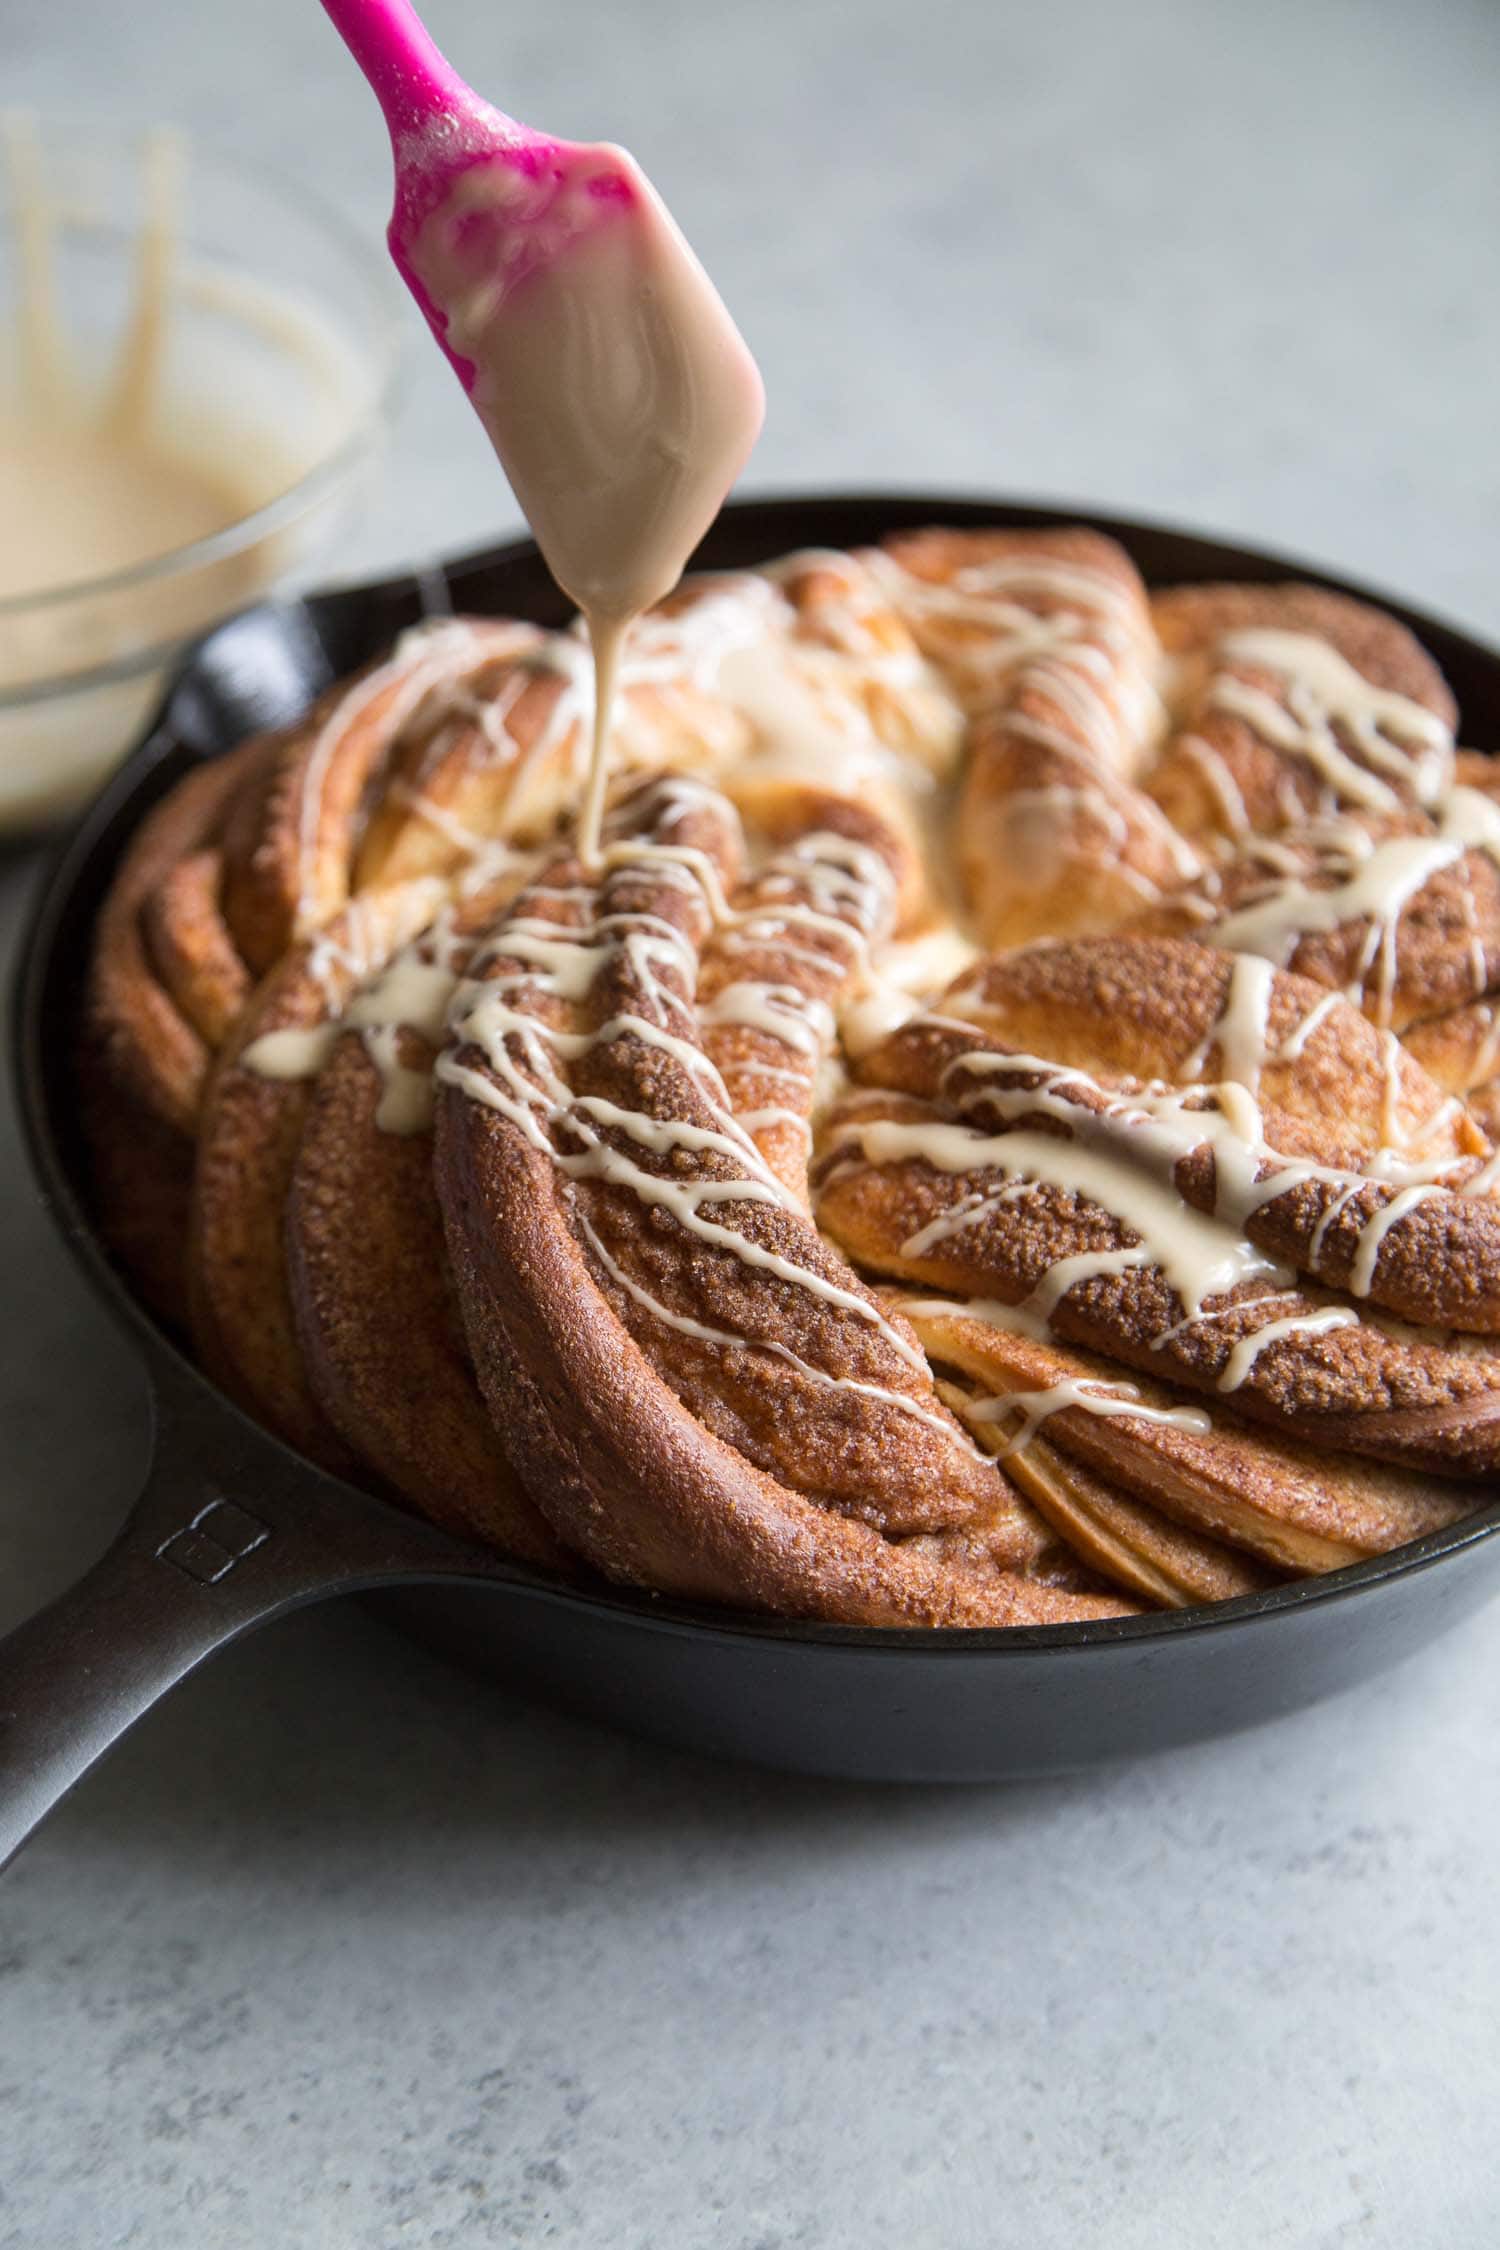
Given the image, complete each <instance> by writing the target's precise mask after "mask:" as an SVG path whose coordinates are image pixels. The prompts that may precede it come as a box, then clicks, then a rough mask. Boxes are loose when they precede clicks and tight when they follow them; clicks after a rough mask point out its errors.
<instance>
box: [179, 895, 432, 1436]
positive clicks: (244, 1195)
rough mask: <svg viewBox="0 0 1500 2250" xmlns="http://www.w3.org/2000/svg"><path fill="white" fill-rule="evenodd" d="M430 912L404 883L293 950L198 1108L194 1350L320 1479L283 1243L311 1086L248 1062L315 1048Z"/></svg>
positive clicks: (191, 1250) (320, 1425)
mask: <svg viewBox="0 0 1500 2250" xmlns="http://www.w3.org/2000/svg"><path fill="white" fill-rule="evenodd" d="M434 903H435V902H434V890H433V886H432V885H431V884H428V883H411V884H405V885H403V886H401V887H400V888H399V889H397V890H394V891H390V892H385V893H380V894H376V895H374V896H373V897H372V898H370V899H366V900H362V901H360V902H358V903H357V904H355V905H354V906H351V907H348V908H346V909H345V911H344V913H343V914H342V915H339V916H335V918H334V920H333V921H332V922H331V923H330V924H329V925H328V927H327V929H326V930H324V931H322V932H320V933H319V935H318V936H317V937H316V938H312V939H309V940H308V941H307V942H306V943H304V944H303V945H301V946H299V947H297V948H296V949H295V950H294V951H293V952H292V953H291V954H289V955H288V957H287V959H286V960H285V961H284V962H283V963H282V964H281V966H280V967H279V968H278V969H276V970H275V971H274V972H273V973H272V974H271V975H270V976H269V977H268V978H266V979H265V981H264V982H263V983H262V984H261V986H260V987H259V989H258V990H257V992H256V995H255V998H254V1000H253V1001H252V1002H251V1004H250V1006H249V1007H248V1008H247V1009H246V1011H245V1013H244V1015H243V1016H242V1018H241V1020H240V1023H239V1025H238V1027H237V1029H236V1033H235V1038H234V1041H233V1043H232V1044H231V1045H230V1046H229V1047H228V1048H226V1050H225V1051H224V1053H223V1055H222V1056H221V1057H220V1060H219V1062H218V1064H217V1066H216V1068H215V1070H214V1074H213V1077H212V1079H211V1081H210V1083H209V1087H208V1091H207V1094H206V1096H205V1098H204V1105H203V1116H202V1121H201V1124H200V1127H199V1134H198V1153H197V1165H196V1170H195V1173H194V1179H193V1201H192V1212H191V1219H190V1224H189V1231H188V1294H189V1302H190V1306H191V1312H192V1324H193V1338H194V1343H195V1345H196V1348H197V1351H198V1354H199V1356H200V1358H201V1359H202V1360H203V1362H204V1364H205V1366H206V1367H207V1368H208V1369H209V1371H210V1372H211V1373H212V1374H213V1376H214V1377H215V1379H216V1380H217V1381H218V1382H220V1383H222V1384H223V1386H224V1388H225V1389H226V1390H228V1391H231V1392H232V1393H233V1394H234V1396H235V1397H236V1398H239V1399H241V1400H242V1401H244V1402H245V1403H246V1404H247V1405H248V1406H250V1408H251V1409H252V1410H253V1411H254V1412H255V1413H256V1414H258V1415H259V1416H260V1417H261V1419H262V1420H264V1421H266V1422H269V1423H270V1424H271V1426H272V1427H273V1428H274V1429H276V1430H277V1431H278V1432H279V1433H280V1434H281V1435H282V1436H283V1437H285V1438H286V1439H287V1441H288V1442H289V1443H290V1444H293V1445H295V1446H297V1447H298V1449H299V1450H300V1451H302V1452H304V1453H308V1454H310V1455H311V1456H312V1457H313V1458H314V1459H315V1460H320V1461H323V1462H325V1463H327V1464H329V1465H331V1466H338V1467H342V1466H344V1464H345V1461H346V1458H347V1456H346V1455H345V1452H344V1448H343V1446H342V1445H341V1444H340V1443H339V1442H338V1441H337V1440H336V1439H335V1438H334V1436H333V1433H332V1432H331V1431H330V1429H329V1427H328V1424H327V1422H326V1420H325V1418H324V1416H323V1414H322V1412H321V1410H320V1408H319V1407H318V1405H317V1403H316V1401H315V1399H314V1398H313V1395H312V1392H311V1390H310V1388H309V1385H308V1381H307V1375H306V1370H305V1367H304V1364H303V1359H302V1353H301V1350H300V1348H299V1346H298V1343H297V1337H296V1331H295V1325H294V1322H293V1316H292V1308H291V1298H290V1293H289V1289H288V1283H287V1272H286V1255H285V1240H284V1225H285V1211H286V1199H287V1194H288V1191H289V1189H290V1187H291V1182H292V1174H293V1170H294V1167H295V1164H296V1159H297V1149H298V1145H299V1142H300V1139H301V1134H302V1127H303V1123H304V1120H305V1118H306V1114H307V1106H308V1100H309V1084H310V1081H309V1079H308V1078H307V1077H306V1076H271V1075H267V1074H266V1071H265V1069H264V1068H263V1067H261V1068H257V1067H256V1066H255V1057H254V1056H253V1055H252V1054H251V1050H252V1049H253V1048H254V1047H255V1044H256V1042H258V1041H261V1040H264V1039H266V1038H268V1037H271V1036H280V1037H282V1038H283V1039H291V1040H298V1039H304V1040H305V1039H306V1038H308V1036H309V1035H311V1037H312V1039H313V1040H314V1041H316V1040H317V1038H318V1035H319V1034H320V1032H322V1031H323V1029H324V1027H325V1026H327V1025H328V1024H329V1023H330V1022H331V1021H332V1020H335V1019H336V1017H337V1014H338V1012H339V1009H340V1007H341V1006H342V1005H343V1004H344V1003H345V1002H346V1001H347V1000H348V999H349V998H350V997H351V996H352V994H353V992H354V991H355V989H356V988H357V987H358V985H359V984H360V983H361V982H362V981H363V979H364V978H365V977H366V976H367V975H368V974H369V973H370V972H371V970H373V969H375V968H377V967H379V965H380V964H381V962H382V961H384V960H385V959H386V958H387V957H388V956H389V955H390V953H392V952H393V951H394V950H395V948H396V947H397V946H398V945H401V944H403V943H404V942H405V940H406V939H407V938H409V937H412V936H414V935H415V933H416V931H417V930H418V929H420V928H421V927H422V926H423V924H424V923H426V922H427V921H430V920H431V918H432V914H433V911H434Z"/></svg>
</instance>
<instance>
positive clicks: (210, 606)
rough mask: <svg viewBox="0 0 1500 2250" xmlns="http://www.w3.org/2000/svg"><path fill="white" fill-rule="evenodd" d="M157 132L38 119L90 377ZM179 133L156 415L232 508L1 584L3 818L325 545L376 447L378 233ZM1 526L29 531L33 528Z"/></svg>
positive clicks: (126, 302)
mask: <svg viewBox="0 0 1500 2250" xmlns="http://www.w3.org/2000/svg"><path fill="white" fill-rule="evenodd" d="M32 123H33V121H32V120H29V119H28V120H27V121H26V124H27V126H28V127H30V126H31V125H32ZM162 130H163V129H158V130H157V131H156V132H155V133H153V132H151V131H146V130H142V129H135V130H132V129H130V128H123V129H122V128H120V127H117V126H111V125H109V124H107V123H105V124H101V123H100V122H99V121H98V120H97V119H93V118H87V117H66V118H64V117H50V118H40V119H37V120H35V121H34V135H33V133H32V132H30V131H28V134H27V139H28V142H30V141H32V140H33V139H34V143H35V147H36V151H37V158H38V161H37V163H36V167H35V169H36V174H37V180H36V185H37V187H39V189H40V195H39V198H38V199H37V200H39V201H40V203H41V204H42V205H43V207H45V208H46V209H47V210H48V211H49V212H50V214H51V225H52V286H53V293H54V303H55V312H56V319H57V325H58V328H59V329H60V331H61V332H62V334H63V336H64V337H65V339H66V351H67V354H68V357H69V360H70V362H71V363H72V365H73V367H74V368H76V370H77V378H78V385H79V387H80V389H82V390H84V391H87V390H88V389H89V388H90V387H92V388H94V389H96V390H102V386H103V384H104V383H105V382H106V381H107V380H108V371H109V370H111V369H113V368H115V367H117V366H118V365H119V364H120V361H121V355H122V351H123V349H124V345H125V340H126V337H127V332H128V330H129V327H130V322H131V317H132V309H133V306H134V304H135V301H136V285H137V274H138V266H139V260H140V256H141V243H142V226H143V221H144V219H145V217H146V213H147V208H148V202H149V197H150V193H151V188H150V179H151V167H150V164H149V162H148V160H147V154H146V152H147V150H148V149H149V148H150V147H151V146H152V145H153V144H154V145H157V146H160V145H161V131H162ZM165 130H170V129H165ZM172 139H173V141H174V142H175V143H176V144H178V145H179V146H180V148H181V155H180V157H179V159H178V162H179V163H180V166H181V183H180V191H179V193H178V195H177V196H176V198H175V207H176V212H177V218H176V222H175V229H174V231H175V235H176V244H175V251H176V254H175V256H174V258H173V261H172V266H171V278H170V282H169V287H168V296H167V305H168V308H169V314H168V325H167V329H166V335H165V343H164V346H163V353H162V360H161V377H162V381H161V390H160V420H161V423H162V426H163V427H164V428H165V429H167V430H168V431H169V432H170V436H171V440H172V443H173V445H174V447H180V448H181V449H182V450H183V452H184V454H185V456H186V455H187V454H191V455H192V456H193V457H194V458H201V459H203V460H205V461H206V460H209V459H210V458H211V459H212V460H213V461H214V463H215V465H216V466H217V465H219V464H220V463H222V464H223V466H224V468H225V471H226V476H228V474H229V472H230V470H231V469H232V479H231V480H230V481H232V485H233V489H234V492H235V495H236V509H237V512H236V513H235V514H234V515H233V518H232V520H229V521H227V522H225V523H224V524H223V526H222V528H220V529H217V530H214V531H213V532H212V533H210V534H209V535H208V536H206V537H202V538H195V539H192V540H191V541H190V542H189V543H187V544H184V545H178V546H166V547H164V551H160V552H157V553H156V554H154V555H152V556H151V557H150V559H149V560H145V561H139V562H134V563H131V564H130V565H129V566H127V567H125V568H121V569H116V570H113V571H107V572H106V573H104V574H102V575H97V576H90V577H87V578H84V577H74V578H71V579H70V580H69V581H68V582H66V583H60V584H54V585H53V586H51V587H48V588H39V589H38V590H37V591H35V592H32V591H30V590H27V591H25V592H22V593H19V594H9V595H8V596H7V598H4V599H0V830H7V831H12V832H14V831H16V830H18V829H24V828H27V827H31V826H34V825H36V824H37V823H38V822H40V821H42V820H46V819H51V818H54V817H56V816H57V815H59V814H62V813H64V812H66V811H68V810H70V809H71V808H72V807H73V806H74V805H76V804H77V803H78V802H79V801H80V800H81V799H82V798H83V797H84V796H86V795H87V794H88V792H89V791H90V790H91V789H92V788H93V787H94V785H95V784H96V783H97V781H98V780H99V779H100V777H101V776H102V775H103V774H104V773H105V772H106V771H107V770H108V768H109V767H110V766H111V765H112V764H113V763H114V762H115V761H116V760H117V759H118V758H119V757H120V755H121V754H122V753H123V752H124V751H125V750H126V749H127V748H128V746H129V744H130V742H131V741H132V740H133V739H134V737H135V736H136V735H137V734H138V732H139V731H140V728H141V727H142V725H143V724H144V722H145V721H146V719H147V718H148V717H149V716H150V712H151V710H152V707H153V706H154V704H155V703H156V701H157V699H158V698H159V696H160V695H161V693H162V691H163V689H164V686H165V683H166V680H167V678H168V676H169V675H170V672H171V670H172V668H173V666H174V665H175V663H176V661H177V660H178V658H179V657H180V655H181V654H182V652H183V650H184V649H185V647H186V646H187V645H188V644H189V643H191V642H192V641H194V640H196V639H197V638H198V637H199V636H200V635H201V634H203V633H205V632H206V631H207V630H208V629H209V628H210V627H211V626H212V625H214V624H216V623H218V622H219V621H220V620H221V619H222V618H224V617H226V616H228V615H229V614H230V613H231V612H233V611H235V610H238V609H242V608H244V607H245V606H246V605H247V604H248V603H250V602H252V601H255V600H256V599H258V598H259V597H260V596H261V595H263V594H264V593H266V592H268V591H269V590H270V589H271V588H272V587H274V586H277V585H280V584H283V583H284V582H286V581H287V580H289V579H294V578H297V577H299V576H300V575H301V574H302V573H304V572H305V571H307V570H308V569H309V568H310V567H311V566H312V564H313V563H314V562H315V560H316V559H317V557H318V556H319V555H321V554H322V553H323V552H325V551H326V549H327V547H328V544H329V542H330V541H331V539H332V538H333V537H334V536H335V535H336V534H337V533H338V532H339V530H340V529H341V528H343V527H344V526H345V525H346V524H347V522H348V519H349V517H350V514H351V512H352V510H353V508H354V506H355V504H356V503H357V501H358V499H359V498H360V496H361V494H362V493H363V492H364V491H365V490H366V489H367V488H368V484H369V481H370V479H371V476H372V472H373V470H374V468H375V465H376V463H377V462H378V459H379V456H380V452H381V450H382V445H383V440H384V435H385V430H386V427H387V425H388V421H389V416H390V410H391V405H392V400H393V394H394V388H395V379H396V374H397V365H398V359H399V352H400V346H399V335H400V330H399V325H398V323H399V314H400V300H399V296H398V293H397V291H396V288H395V284H394V281H393V279H392V277H391V276H390V274H389V273H388V271H387V269H386V266H385V263H384V260H383V258H382V256H381V254H380V252H379V250H378V248H377V247H376V245H375V242H374V240H373V239H372V240H371V241H369V242H366V241H365V240H363V239H362V238H361V237H360V236H359V235H358V234H357V233H356V232H355V231H354V230H353V228H351V227H348V226H346V225H345V223H344V222H343V220H342V219H341V218H340V217H339V216H338V214H337V213H336V212H333V211H330V210H329V209H327V208H326V207H325V206H324V205H323V204H322V203H321V202H319V201H318V200H317V199H316V197H314V196H313V195H311V194H310V193H309V192H308V191H307V190H306V189H305V188H304V187H302V186H300V185H294V184H290V183H288V182H287V181H285V180H284V179H282V178H280V177H276V176H272V175H271V174H269V173H265V172H261V171H259V170H258V169H257V168H256V167H255V166H254V165H252V164H249V163H246V162H243V161H241V160H240V159H238V158H235V157H233V156H226V155H223V154H221V153H219V152H217V151H216V150H211V149H209V148H208V147H206V146H203V145H201V144H198V143H196V142H194V141H192V140H191V139H190V138H189V137H188V136H185V135H178V134H175V133H173V134H172ZM16 170H17V167H14V166H13V167H12V168H11V175H10V176H9V177H7V178H6V179H5V180H4V181H0V413H4V412H6V411H7V407H9V409H10V410H11V411H14V410H15V409H14V401H15V399H16V398H17V396H18V394H19V390H20V382H21V375H20V351H21V346H20V321H19V311H20V305H21V292H22V270H23V266H24V264H25V246H24V240H23V235H24V229H23V227H22V225H21V224H20V223H19V221H20V216H21V206H22V203H23V201H24V200H25V199H24V197H23V195H22V193H21V190H20V189H19V186H18V182H17V178H16V177H15V173H16ZM32 207H33V208H34V207H35V205H34V204H33V206H32ZM0 532H3V533H4V535H5V537H6V538H8V539H14V538H16V537H18V536H19V537H21V538H23V539H24V536H25V526H24V524H21V525H19V526H18V525H16V524H14V523H12V524H11V525H10V526H8V527H6V526H0Z"/></svg>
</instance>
